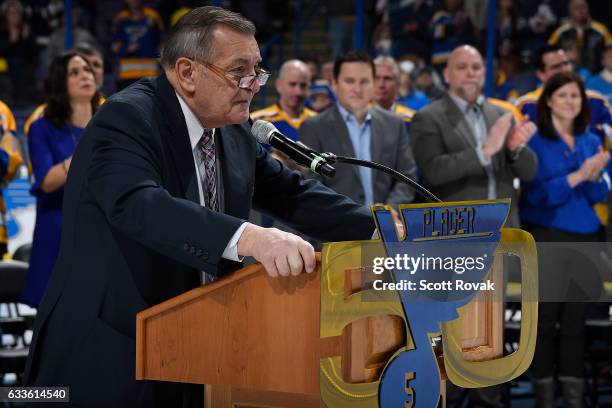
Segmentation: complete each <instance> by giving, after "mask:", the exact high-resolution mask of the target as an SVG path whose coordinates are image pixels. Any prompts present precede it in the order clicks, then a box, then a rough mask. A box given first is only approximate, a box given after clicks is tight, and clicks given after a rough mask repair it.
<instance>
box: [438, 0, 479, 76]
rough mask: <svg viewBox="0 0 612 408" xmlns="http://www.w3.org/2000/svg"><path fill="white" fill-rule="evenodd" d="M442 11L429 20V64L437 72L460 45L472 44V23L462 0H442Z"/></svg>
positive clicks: (473, 38)
mask: <svg viewBox="0 0 612 408" xmlns="http://www.w3.org/2000/svg"><path fill="white" fill-rule="evenodd" d="M442 4H443V5H442V9H441V10H439V11H438V12H436V13H435V14H434V15H433V17H432V18H431V23H430V25H431V33H432V37H433V41H432V44H431V63H432V64H433V66H434V67H436V68H437V69H438V70H442V69H443V68H444V67H445V66H446V61H448V57H449V56H450V53H451V52H452V51H453V50H454V49H455V48H456V47H457V46H459V45H461V44H472V45H473V44H474V43H475V37H474V23H473V22H472V17H471V15H470V14H469V13H468V12H467V11H466V10H465V8H464V7H463V0H442Z"/></svg>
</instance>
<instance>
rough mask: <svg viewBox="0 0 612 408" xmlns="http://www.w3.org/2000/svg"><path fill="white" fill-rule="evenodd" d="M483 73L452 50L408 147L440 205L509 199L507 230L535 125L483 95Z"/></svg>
mask: <svg viewBox="0 0 612 408" xmlns="http://www.w3.org/2000/svg"><path fill="white" fill-rule="evenodd" d="M484 72H485V67H484V62H483V60H482V56H481V55H480V53H479V52H478V51H477V50H476V49H475V48H473V47H471V46H468V45H464V46H460V47H458V48H456V49H455V50H453V52H452V53H451V55H450V58H449V60H448V64H447V66H446V69H445V70H444V79H445V80H446V82H447V84H448V88H449V90H448V93H447V94H446V95H445V96H443V97H442V98H440V99H438V100H437V101H435V102H433V103H432V104H430V105H429V106H427V107H425V108H423V109H421V110H420V111H418V112H417V113H416V114H415V115H414V117H413V119H412V130H411V135H410V142H411V143H412V149H413V151H414V157H415V159H416V162H417V167H418V169H419V171H420V174H421V176H422V179H423V181H424V184H425V186H426V187H427V188H428V189H429V190H430V191H431V192H432V193H434V194H435V195H436V196H438V197H439V198H440V199H441V200H442V201H464V200H486V199H489V200H493V199H497V198H510V199H512V205H511V208H510V213H509V215H508V218H507V221H506V226H508V227H519V226H520V221H519V217H518V208H517V198H518V197H517V192H516V190H515V189H514V186H513V182H514V179H515V178H519V179H521V180H529V179H531V178H532V177H533V176H534V174H535V172H536V167H537V161H536V158H535V155H534V153H533V152H532V151H531V150H530V149H529V148H527V147H524V145H525V143H527V141H528V140H529V138H530V137H531V136H532V135H533V133H534V132H535V125H534V124H533V123H531V122H526V123H516V122H515V121H514V119H513V117H514V115H513V112H512V111H513V107H512V105H510V104H509V103H507V102H503V101H497V100H493V99H486V98H485V97H484V96H483V95H482V92H483V86H484V75H485V74H484ZM513 122H514V123H513ZM451 389H452V387H451ZM451 394H452V391H451ZM501 395H502V393H501V389H500V388H499V387H487V388H480V389H475V390H471V391H470V393H469V400H470V404H471V406H478V407H501V406H502V398H501Z"/></svg>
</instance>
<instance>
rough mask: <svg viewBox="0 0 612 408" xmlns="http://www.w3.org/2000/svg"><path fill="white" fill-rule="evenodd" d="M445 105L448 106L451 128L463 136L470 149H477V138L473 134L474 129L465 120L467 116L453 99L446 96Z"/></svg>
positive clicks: (447, 111) (447, 113) (447, 112)
mask: <svg viewBox="0 0 612 408" xmlns="http://www.w3.org/2000/svg"><path fill="white" fill-rule="evenodd" d="M444 103H445V104H446V109H445V110H446V115H447V118H448V120H449V122H450V127H451V128H452V129H454V130H456V132H457V133H459V135H460V136H461V138H462V139H463V141H464V142H465V143H466V144H467V145H468V146H470V147H476V138H475V137H474V134H473V133H472V129H470V126H469V125H468V123H467V121H466V120H465V115H463V113H461V111H460V110H459V108H458V107H457V105H456V104H455V102H454V101H453V100H452V99H451V97H450V96H449V95H448V94H446V95H445V96H444Z"/></svg>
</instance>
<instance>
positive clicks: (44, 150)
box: [21, 52, 100, 307]
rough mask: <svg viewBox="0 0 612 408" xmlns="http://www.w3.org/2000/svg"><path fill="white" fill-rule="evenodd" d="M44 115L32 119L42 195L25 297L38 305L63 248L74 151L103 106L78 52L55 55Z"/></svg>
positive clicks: (37, 192)
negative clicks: (64, 203)
mask: <svg viewBox="0 0 612 408" xmlns="http://www.w3.org/2000/svg"><path fill="white" fill-rule="evenodd" d="M45 93H46V103H47V106H46V108H45V112H44V115H43V117H42V118H40V119H38V120H36V121H35V122H33V123H32V125H31V127H30V132H29V134H28V148H29V152H30V160H31V163H32V172H33V176H34V182H33V185H32V189H31V192H32V194H33V195H34V196H36V198H37V203H36V225H35V227H34V238H33V240H32V253H31V257H30V268H29V271H28V277H27V283H26V287H25V289H24V291H23V292H22V294H21V301H22V302H23V303H25V304H28V305H30V306H32V307H38V305H39V304H40V301H41V299H42V297H43V295H44V292H45V290H46V288H47V282H48V281H49V277H50V276H51V272H52V271H53V267H54V265H55V261H56V259H57V254H58V252H59V246H60V238H61V232H62V199H63V195H64V184H65V183H66V178H67V175H68V170H69V168H70V161H71V159H72V154H73V153H74V150H75V148H76V145H77V143H78V142H79V139H80V137H81V133H82V131H83V129H84V128H85V126H86V125H87V123H88V122H89V120H90V119H91V117H92V115H93V114H94V113H95V111H96V109H97V108H98V106H99V102H100V95H99V94H98V92H97V91H96V81H95V78H94V74H93V70H92V68H91V66H90V65H89V64H88V63H87V61H86V60H85V59H84V58H83V57H82V56H80V55H79V54H77V53H75V52H69V53H66V54H63V55H59V56H58V57H56V58H55V59H54V60H53V61H52V62H51V65H50V66H49V72H48V74H47V77H46V78H45Z"/></svg>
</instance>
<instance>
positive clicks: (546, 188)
mask: <svg viewBox="0 0 612 408" xmlns="http://www.w3.org/2000/svg"><path fill="white" fill-rule="evenodd" d="M589 121H590V108H589V102H588V99H587V96H586V93H585V90H584V86H583V84H582V80H581V79H580V77H578V76H577V75H576V74H574V73H560V74H557V75H555V76H553V77H552V78H550V79H549V80H548V82H546V84H545V86H544V90H543V92H542V95H541V96H540V99H539V100H538V132H537V133H536V134H535V135H534V136H533V137H532V139H531V140H530V141H529V147H531V149H532V150H533V151H534V152H535V153H536V154H537V156H538V162H539V165H538V171H537V173H536V177H535V178H534V179H533V180H532V181H530V182H528V183H525V184H524V186H523V193H522V196H521V204H520V209H521V221H522V223H523V225H524V227H525V228H526V229H527V230H529V231H530V232H531V234H532V235H533V236H534V238H535V239H536V241H537V242H545V243H546V244H543V245H540V246H539V248H538V254H539V262H540V268H539V271H540V299H539V312H538V337H537V343H536V351H535V356H534V359H533V365H532V370H533V374H534V376H535V378H536V388H535V392H536V406H538V407H554V406H555V400H554V380H553V378H554V373H555V366H556V369H557V374H558V376H559V379H560V381H561V386H562V390H563V400H564V405H563V406H565V407H580V406H582V390H583V383H584V380H583V369H584V358H583V349H584V338H585V317H586V303H583V302H584V301H585V300H587V299H588V298H589V297H593V296H597V295H599V293H600V291H601V281H600V280H599V279H598V277H597V276H598V275H597V270H596V267H595V266H593V265H592V264H591V262H590V261H589V257H587V256H584V254H583V253H580V252H581V248H584V246H583V245H581V244H578V245H576V244H575V243H583V242H596V241H599V235H598V232H599V230H600V228H601V227H602V223H601V221H600V219H599V218H598V216H597V214H596V213H595V210H594V209H593V205H594V204H596V203H599V202H602V201H605V200H606V198H607V196H608V193H609V184H608V181H607V180H609V178H608V175H607V173H606V165H607V163H608V161H609V160H610V153H609V152H607V151H604V150H603V148H602V145H601V141H600V139H599V138H598V137H597V136H595V135H594V134H593V133H591V132H589V131H588V126H589ZM563 242H567V243H574V244H572V245H567V244H565V245H564V244H559V243H563ZM548 243H554V244H548ZM557 325H558V326H559V334H558V335H559V339H558V341H559V342H558V344H559V350H556V349H555V333H556V326H557ZM557 356H558V357H557Z"/></svg>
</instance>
